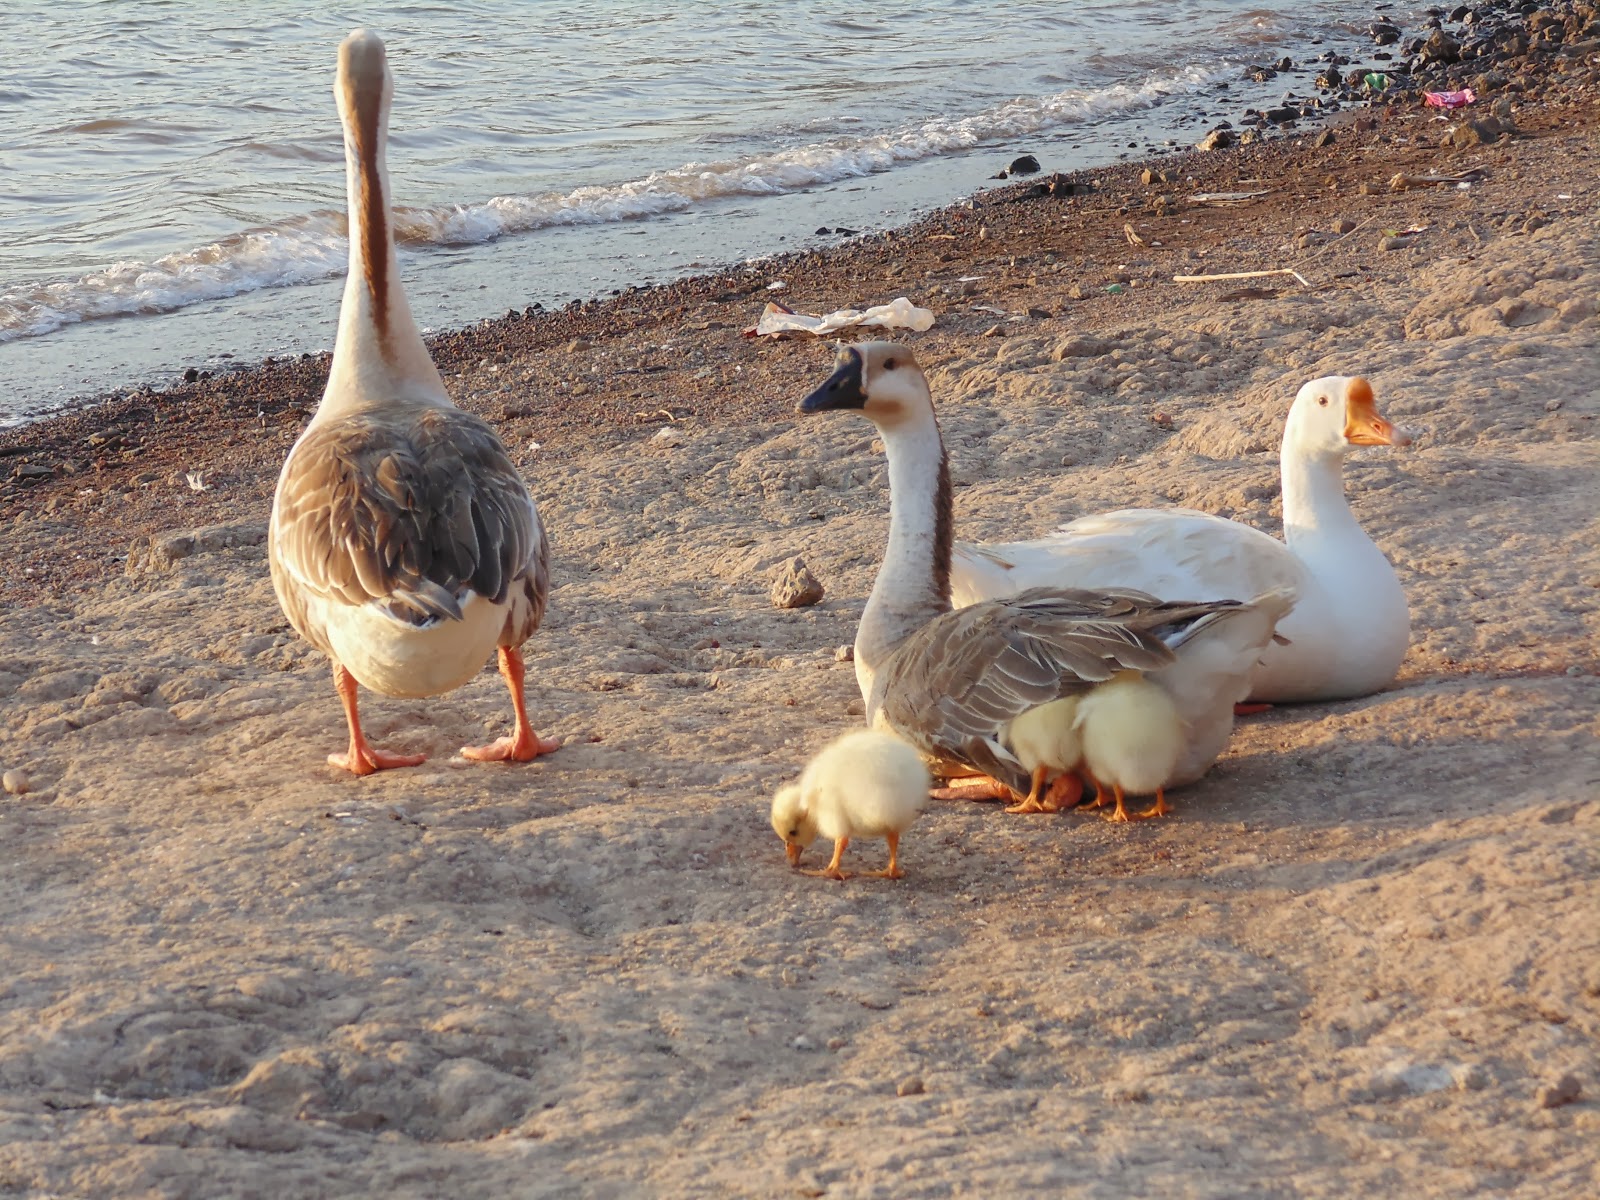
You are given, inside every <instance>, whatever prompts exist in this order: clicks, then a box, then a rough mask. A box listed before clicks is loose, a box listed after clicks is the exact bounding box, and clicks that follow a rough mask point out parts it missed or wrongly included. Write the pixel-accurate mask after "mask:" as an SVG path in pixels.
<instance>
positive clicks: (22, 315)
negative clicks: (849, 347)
mask: <svg viewBox="0 0 1600 1200" xmlns="http://www.w3.org/2000/svg"><path fill="white" fill-rule="evenodd" d="M1216 77H1217V73H1213V72H1207V71H1204V70H1201V69H1198V68H1193V69H1190V70H1187V71H1184V72H1180V73H1178V74H1175V75H1173V74H1169V75H1163V76H1160V77H1156V78H1151V79H1149V80H1147V81H1146V82H1144V83H1143V84H1142V85H1132V84H1123V85H1115V86H1112V87H1108V88H1102V89H1099V90H1087V89H1073V88H1069V89H1066V90H1064V91H1060V92H1057V93H1055V94H1053V95H1049V96H1044V97H1019V98H1016V99H1013V100H1009V101H1006V102H1005V103H1002V104H998V105H995V106H992V107H990V108H988V109H985V110H984V111H982V112H980V113H977V114H974V115H971V116H965V117H940V118H933V119H930V120H927V121H924V122H921V123H917V124H913V125H906V126H902V127H901V128H899V129H895V130H890V131H888V132H883V133H873V134H841V135H838V136H835V137H832V138H829V139H827V140H824V141H817V142H811V143H808V144H805V145H800V146H793V147H789V148H786V149H782V150H776V151H772V152H769V153H766V154H759V155H754V156H751V157H749V158H743V159H732V160H727V161H719V162H708V163H686V164H685V165H683V166H681V167H676V168H673V169H672V170H668V171H658V172H654V173H652V174H650V175H647V176H645V177H644V178H642V179H637V180H630V181H628V182H625V183H620V184H615V185H610V186H590V187H580V188H577V189H575V190H573V191H570V192H565V193H558V192H548V193H540V194H523V195H508V196H496V197H493V198H492V199H489V200H487V201H484V202H482V203H476V204H466V205H443V206H438V207H433V208H397V209H396V211H395V233H396V236H397V238H399V240H400V241H401V243H402V244H404V245H407V246H411V247H427V246H439V245H445V246H457V245H470V244H476V243H481V242H488V241H493V240H495V239H496V238H501V237H505V236H507V235H511V234H520V233H528V232H531V231H533V230H537V229H542V228H547V227H551V226H559V225H595V224H603V223H608V222H615V221H627V220H637V219H643V218H649V217H653V216H657V215H660V214H663V213H670V212H681V211H683V210H685V209H689V208H693V207H695V206H697V205H701V204H707V203H711V202H714V201H716V200H718V199H721V198H725V197H731V196H768V195H778V194H781V193H785V192H794V191H799V190H802V189H804V188H810V187H817V186H821V185H824V184H829V183H835V182H838V181H840V180H843V179H851V178H860V177H862V176H865V175H873V174H877V173H879V172H883V171H887V170H889V169H891V168H892V167H894V166H895V165H896V164H897V163H904V162H913V161H918V160H922V159H927V158H932V157H935V156H937V155H941V154H950V153H956V152H959V151H962V150H967V149H971V148H973V147H976V146H980V145H982V144H984V143H986V142H996V141H1006V140H1015V139H1018V138H1022V137H1027V136H1030V135H1033V134H1036V133H1039V132H1041V131H1044V130H1047V129H1050V128H1053V127H1056V126H1061V125H1070V124H1082V123H1088V122H1093V121H1096V120H1099V119H1103V118H1106V117H1110V116H1114V115H1117V114H1119V113H1126V112H1130V111H1133V110H1136V109H1140V108H1147V107H1150V106H1152V105H1155V104H1159V103H1160V102H1161V101H1162V100H1164V99H1166V98H1168V97H1170V96H1173V95H1179V94H1187V93H1191V92H1193V91H1195V90H1197V89H1198V88H1200V87H1203V86H1204V85H1205V84H1206V83H1208V82H1210V81H1212V80H1213V79H1214V78H1216ZM345 226H346V221H345V217H344V214H343V213H333V212H324V213H314V214H311V215H309V216H306V217H303V218H298V219H296V220H294V221H289V222H285V223H283V224H280V225H275V226H269V227H266V228H260V229H252V230H247V231H245V232H242V233H239V234H235V235H233V236H231V237H228V238H224V239H222V240H220V241H217V242H213V243H211V244H210V245H208V246H202V247H200V248H199V249H195V250H186V251H182V252H180V253H177V254H170V255H167V256H166V257H164V258H161V259H157V260H156V261H154V262H150V263H136V262H129V263H118V264H116V265H114V266H112V267H110V268H108V269H107V270H104V271H100V272H96V273H94V274H91V275H86V276H84V277H82V278H80V279H75V280H70V281H61V282H51V283H43V284H37V285H33V286H29V287H25V288H22V289H20V290H17V291H13V292H11V293H9V294H6V295H0V342H8V341H13V340H15V339H17V338H23V337H37V336H40V335H42V334H47V333H50V332H52V331H54V330H56V329H60V328H61V327H62V326H64V325H69V324H74V323H76V322H80V321H87V320H94V319H97V318H103V317H113V316H122V315H131V314H135V313H160V312H170V311H172V310H174V309H178V308H183V307H185V306H187V305H190V304H197V303H202V302H204V301H209V300H219V299H222V298H224V297H228V296H235V295H239V294H241V293H244V292H250V291H256V290H259V289H263V288H272V287H282V286H286V285H289V284H297V283H308V282H312V281H314V280H318V279H324V278H327V277H329V276H331V275H336V274H338V273H339V272H341V271H342V270H344V268H345V265H346V261H347V254H348V251H347V245H346V228H345Z"/></svg>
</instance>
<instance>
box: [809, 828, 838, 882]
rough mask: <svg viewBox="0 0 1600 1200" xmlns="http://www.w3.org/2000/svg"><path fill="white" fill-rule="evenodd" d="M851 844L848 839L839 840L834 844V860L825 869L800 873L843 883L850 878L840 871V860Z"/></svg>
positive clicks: (812, 868)
mask: <svg viewBox="0 0 1600 1200" xmlns="http://www.w3.org/2000/svg"><path fill="white" fill-rule="evenodd" d="M849 844H850V839H849V838H847V837H842V838H839V839H838V840H837V841H835V842H834V843H833V858H832V859H831V860H830V861H829V863H828V865H827V866H825V867H811V868H809V869H807V870H803V871H801V872H800V874H802V875H815V876H818V877H819V878H821V879H837V880H838V881H839V882H840V883H843V882H844V881H845V880H846V879H849V878H850V876H848V875H846V874H845V873H844V872H843V871H841V870H840V869H839V860H840V859H841V858H843V857H844V848H845V847H846V846H848V845H849Z"/></svg>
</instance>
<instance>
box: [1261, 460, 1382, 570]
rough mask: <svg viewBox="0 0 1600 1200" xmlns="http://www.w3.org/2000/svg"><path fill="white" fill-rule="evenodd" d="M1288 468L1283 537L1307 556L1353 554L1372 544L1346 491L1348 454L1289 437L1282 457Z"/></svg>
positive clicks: (1283, 465)
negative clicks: (1321, 450) (1329, 451)
mask: <svg viewBox="0 0 1600 1200" xmlns="http://www.w3.org/2000/svg"><path fill="white" fill-rule="evenodd" d="M1280 470H1281V471H1282V473H1283V537H1284V541H1286V542H1288V543H1289V545H1290V546H1291V547H1292V548H1293V549H1294V551H1295V553H1296V555H1298V556H1299V557H1300V558H1301V559H1310V560H1315V559H1317V558H1319V557H1321V556H1322V555H1323V554H1324V553H1325V554H1327V555H1329V556H1330V557H1332V558H1335V559H1337V558H1339V557H1341V556H1347V555H1349V554H1350V553H1351V552H1352V550H1353V549H1354V548H1355V547H1358V546H1361V545H1369V546H1370V545H1371V544H1372V540H1371V539H1370V538H1368V537H1367V535H1366V533H1365V532H1364V531H1363V530H1362V528H1361V526H1360V524H1359V523H1357V521H1356V518H1355V514H1354V513H1352V512H1351V511H1350V502H1349V501H1348V500H1347V499H1345V494H1344V459H1343V457H1342V456H1341V455H1336V454H1318V453H1315V452H1314V451H1311V450H1309V449H1308V448H1306V447H1304V446H1301V445H1299V444H1297V442H1296V441H1295V440H1294V439H1292V438H1285V439H1284V442H1283V451H1282V456H1281V459H1280Z"/></svg>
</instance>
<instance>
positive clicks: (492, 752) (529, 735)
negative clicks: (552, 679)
mask: <svg viewBox="0 0 1600 1200" xmlns="http://www.w3.org/2000/svg"><path fill="white" fill-rule="evenodd" d="M500 674H501V675H502V676H503V677H504V678H505V681H506V687H508V688H510V689H511V707H512V709H513V710H514V711H515V712H516V714H517V724H516V730H515V732H513V733H512V734H511V735H510V736H508V737H503V738H500V739H498V740H497V741H493V742H490V743H489V744H488V745H487V746H463V747H461V757H462V758H470V759H472V760H473V761H474V762H532V761H533V760H534V759H536V758H538V757H539V755H541V754H550V753H552V752H553V751H556V750H559V749H561V742H560V741H559V740H558V739H556V738H542V737H540V736H539V735H538V734H537V733H535V732H534V731H533V726H532V725H530V724H528V706H527V704H526V703H525V702H524V701H523V696H522V680H523V676H524V674H525V670H524V668H523V665H522V651H521V650H518V649H517V648H516V647H515V646H501V647H500Z"/></svg>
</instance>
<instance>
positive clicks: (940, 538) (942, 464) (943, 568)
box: [933, 438, 956, 608]
mask: <svg viewBox="0 0 1600 1200" xmlns="http://www.w3.org/2000/svg"><path fill="white" fill-rule="evenodd" d="M955 524H956V516H955V495H954V493H953V492H952V490H951V487H950V455H949V454H947V453H946V452H945V448H944V439H943V438H941V439H939V486H938V490H937V491H936V492H935V493H934V498H933V587H934V591H935V592H937V593H938V596H939V599H940V601H941V602H942V603H943V605H944V607H945V608H949V607H950V553H951V549H952V547H953V545H954V543H955V536H956V535H955Z"/></svg>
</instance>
